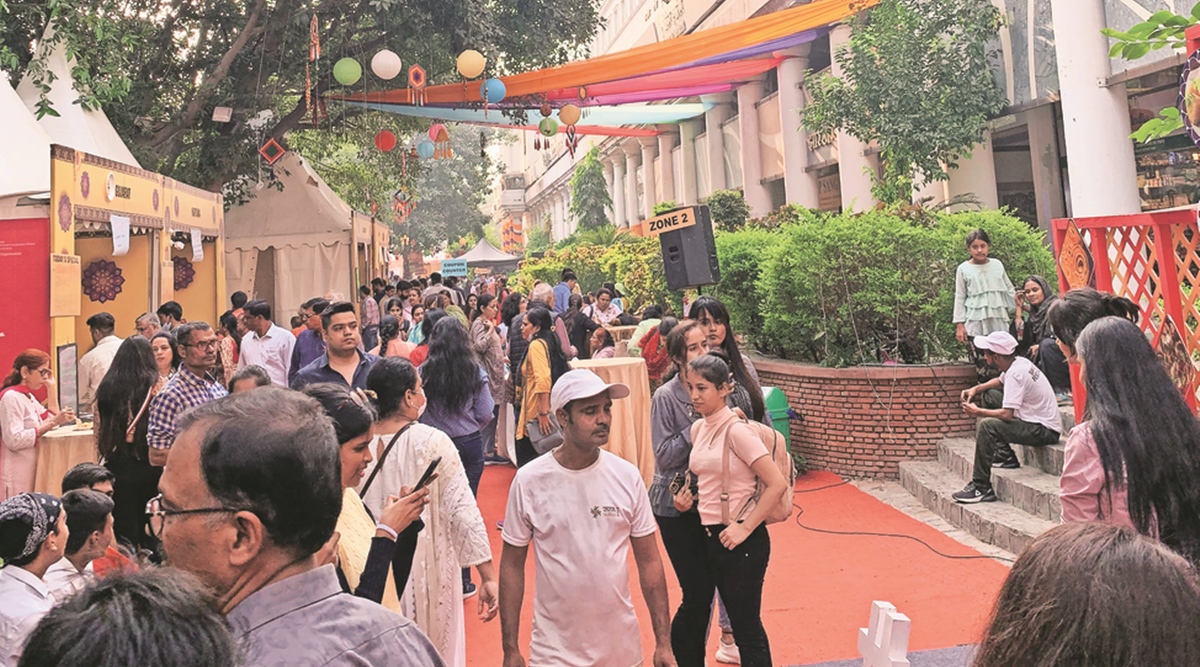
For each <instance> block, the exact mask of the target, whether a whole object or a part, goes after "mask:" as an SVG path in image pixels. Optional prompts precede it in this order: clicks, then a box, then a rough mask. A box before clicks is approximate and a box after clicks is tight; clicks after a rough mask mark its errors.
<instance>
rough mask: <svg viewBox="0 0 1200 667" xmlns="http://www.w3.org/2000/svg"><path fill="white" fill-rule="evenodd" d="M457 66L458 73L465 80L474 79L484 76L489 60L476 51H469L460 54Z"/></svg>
mask: <svg viewBox="0 0 1200 667" xmlns="http://www.w3.org/2000/svg"><path fill="white" fill-rule="evenodd" d="M457 65H458V73H459V74H461V75H462V77H463V78H464V79H474V78H476V77H478V76H479V75H480V74H483V70H484V68H485V67H487V58H485V57H483V54H482V53H480V52H478V51H476V50H475V49H467V50H466V51H463V52H462V53H460V54H458V63H457Z"/></svg>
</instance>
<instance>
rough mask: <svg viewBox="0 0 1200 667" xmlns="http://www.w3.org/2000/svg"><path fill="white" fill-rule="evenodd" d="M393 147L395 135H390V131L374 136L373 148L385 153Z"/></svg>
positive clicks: (394, 145) (383, 131)
mask: <svg viewBox="0 0 1200 667" xmlns="http://www.w3.org/2000/svg"><path fill="white" fill-rule="evenodd" d="M395 147H396V135H395V134H392V132H391V131H390V130H382V131H380V133H379V134H376V135H375V148H378V149H379V150H381V151H383V152H384V153H386V152H388V151H390V150H392V149H393V148H395Z"/></svg>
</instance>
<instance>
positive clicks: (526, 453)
mask: <svg viewBox="0 0 1200 667" xmlns="http://www.w3.org/2000/svg"><path fill="white" fill-rule="evenodd" d="M516 448H517V467H518V468H521V467H523V466H524V465H525V464H526V463H529V462H530V461H532V460H534V459H536V458H537V457H539V456H541V454H538V451H537V450H536V449H534V448H533V442H532V441H531V440H530V439H529V436H525V437H524V438H517V441H516Z"/></svg>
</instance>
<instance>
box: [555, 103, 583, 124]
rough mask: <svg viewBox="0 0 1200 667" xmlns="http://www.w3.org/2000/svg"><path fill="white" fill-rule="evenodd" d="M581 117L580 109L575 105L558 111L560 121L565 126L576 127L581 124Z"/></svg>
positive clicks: (569, 105) (566, 106) (568, 105)
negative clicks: (575, 125)
mask: <svg viewBox="0 0 1200 667" xmlns="http://www.w3.org/2000/svg"><path fill="white" fill-rule="evenodd" d="M579 117H580V113H579V107H577V106H575V105H574V104H567V105H564V106H563V108H561V109H559V110H558V119H559V120H560V121H562V123H563V125H574V124H576V123H578V122H579Z"/></svg>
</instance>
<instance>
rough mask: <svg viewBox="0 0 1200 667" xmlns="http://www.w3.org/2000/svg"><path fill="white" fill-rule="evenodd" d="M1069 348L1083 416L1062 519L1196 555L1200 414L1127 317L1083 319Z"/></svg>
mask: <svg viewBox="0 0 1200 667" xmlns="http://www.w3.org/2000/svg"><path fill="white" fill-rule="evenodd" d="M1051 317H1052V318H1053V311H1052V314H1051ZM1073 352H1074V354H1073V355H1068V356H1069V358H1071V359H1072V360H1073V361H1075V362H1077V363H1079V365H1080V367H1081V369H1080V370H1081V375H1082V377H1083V379H1084V387H1085V388H1086V389H1087V401H1088V404H1087V409H1088V415H1089V419H1088V421H1087V422H1084V423H1083V424H1080V425H1079V426H1076V427H1075V428H1074V429H1072V431H1071V434H1070V435H1069V436H1068V438H1067V448H1066V459H1065V461H1064V464H1063V475H1062V479H1061V482H1060V484H1061V497H1062V506H1063V521H1092V520H1103V521H1107V522H1109V523H1115V524H1121V525H1127V526H1132V527H1133V528H1134V530H1136V531H1137V532H1139V533H1141V534H1143V535H1147V536H1151V537H1155V536H1157V537H1159V539H1161V540H1162V542H1163V543H1164V544H1165V545H1167V546H1168V547H1170V548H1172V549H1174V550H1175V551H1177V552H1179V553H1180V554H1181V555H1183V556H1184V557H1186V558H1188V559H1189V560H1191V561H1192V562H1198V561H1200V485H1197V484H1196V479H1197V478H1198V477H1200V422H1197V420H1196V417H1195V415H1193V414H1192V411H1191V409H1190V408H1188V405H1187V403H1185V402H1184V400H1183V396H1182V395H1181V394H1180V393H1179V390H1178V389H1177V388H1176V386H1175V384H1174V383H1173V382H1172V381H1171V378H1170V377H1169V376H1168V375H1167V371H1166V369H1165V368H1163V365H1162V363H1160V362H1159V360H1158V357H1157V355H1155V353H1154V350H1153V349H1152V348H1151V347H1150V343H1149V342H1148V341H1147V340H1146V337H1145V335H1144V334H1143V333H1142V332H1141V330H1140V329H1139V328H1138V327H1137V325H1135V324H1133V323H1132V322H1130V321H1128V320H1126V319H1124V318H1121V317H1104V318H1101V319H1098V320H1096V321H1094V322H1092V323H1090V324H1088V325H1087V326H1086V328H1084V329H1083V331H1082V333H1081V334H1080V335H1079V337H1078V339H1077V340H1075V342H1074V350H1073Z"/></svg>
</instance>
